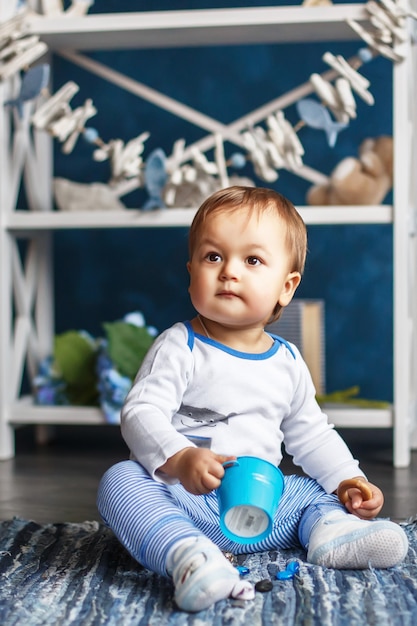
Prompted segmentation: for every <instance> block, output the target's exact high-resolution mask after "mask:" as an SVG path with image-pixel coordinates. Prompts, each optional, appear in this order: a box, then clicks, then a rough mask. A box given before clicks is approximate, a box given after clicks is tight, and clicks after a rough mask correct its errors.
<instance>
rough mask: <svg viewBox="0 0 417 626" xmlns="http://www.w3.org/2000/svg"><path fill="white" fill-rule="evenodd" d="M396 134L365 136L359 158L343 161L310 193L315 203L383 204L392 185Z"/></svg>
mask: <svg viewBox="0 0 417 626" xmlns="http://www.w3.org/2000/svg"><path fill="white" fill-rule="evenodd" d="M392 164H393V141H392V137H389V136H387V135H381V136H380V137H376V138H374V139H365V140H364V141H363V142H362V143H361V145H360V146H359V156H358V158H354V157H347V158H345V159H343V160H342V161H340V163H339V164H338V165H337V166H336V167H335V169H334V170H333V172H332V173H331V174H330V177H329V182H328V183H327V184H325V185H314V186H313V187H311V188H310V189H309V191H308V192H307V203H308V204H311V205H332V204H334V205H338V204H343V205H358V204H374V205H375V204H381V202H382V201H383V199H384V198H385V196H386V195H387V193H388V191H389V190H390V189H391V187H392V179H393V171H392V169H393V168H392Z"/></svg>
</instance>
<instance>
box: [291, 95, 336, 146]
mask: <svg viewBox="0 0 417 626" xmlns="http://www.w3.org/2000/svg"><path fill="white" fill-rule="evenodd" d="M296 107H297V111H298V115H299V116H300V117H301V119H302V120H303V122H305V123H306V124H307V126H310V127H311V128H316V129H319V130H324V132H325V133H326V137H327V142H328V144H329V146H330V147H331V148H333V147H334V146H335V144H336V140H337V136H338V134H339V133H340V131H341V130H343V129H344V128H346V127H347V126H348V124H347V122H335V121H334V120H333V119H332V117H331V115H330V113H329V111H328V110H327V109H326V107H325V106H323V105H322V104H320V103H319V102H317V101H316V100H313V99H312V98H303V99H302V100H299V101H298V102H297V103H296Z"/></svg>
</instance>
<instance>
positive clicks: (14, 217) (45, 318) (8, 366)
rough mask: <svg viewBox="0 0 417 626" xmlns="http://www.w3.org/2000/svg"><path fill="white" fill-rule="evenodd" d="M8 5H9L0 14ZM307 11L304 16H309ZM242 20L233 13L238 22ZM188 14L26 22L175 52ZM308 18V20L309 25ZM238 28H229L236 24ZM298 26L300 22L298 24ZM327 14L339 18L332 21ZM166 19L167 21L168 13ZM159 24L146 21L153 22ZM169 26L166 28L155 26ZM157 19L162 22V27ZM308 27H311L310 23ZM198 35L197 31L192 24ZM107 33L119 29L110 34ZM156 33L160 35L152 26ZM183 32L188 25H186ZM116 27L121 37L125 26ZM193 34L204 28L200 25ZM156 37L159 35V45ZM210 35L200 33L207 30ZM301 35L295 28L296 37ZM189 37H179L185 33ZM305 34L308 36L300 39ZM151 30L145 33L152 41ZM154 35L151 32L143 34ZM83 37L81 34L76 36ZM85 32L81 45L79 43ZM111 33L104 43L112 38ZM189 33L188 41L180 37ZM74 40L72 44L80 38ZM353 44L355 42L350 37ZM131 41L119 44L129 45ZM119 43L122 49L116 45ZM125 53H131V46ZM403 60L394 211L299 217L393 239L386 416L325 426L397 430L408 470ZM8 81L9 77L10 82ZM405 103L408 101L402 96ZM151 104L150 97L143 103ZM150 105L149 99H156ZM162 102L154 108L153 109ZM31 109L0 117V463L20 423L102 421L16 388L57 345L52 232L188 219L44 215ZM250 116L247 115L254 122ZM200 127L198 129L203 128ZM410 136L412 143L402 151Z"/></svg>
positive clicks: (292, 13)
mask: <svg viewBox="0 0 417 626" xmlns="http://www.w3.org/2000/svg"><path fill="white" fill-rule="evenodd" d="M6 5H7V6H6ZM12 9H13V3H10V2H9V0H0V18H1V19H2V20H4V19H7V18H8V17H10V15H11V10H12ZM306 11H307V13H306ZM239 12H240V13H239ZM168 13H170V14H175V20H176V21H175V24H174V23H173V22H172V20H171V21H169V16H167V14H168ZM180 13H181V14H182V18H183V20H185V22H184V24H185V23H186V25H187V27H186V28H183V29H181V25H180V24H179V22H178V20H179V14H180ZM344 14H349V16H351V17H354V18H358V19H359V18H361V17H362V18H363V8H362V6H361V5H338V6H337V7H336V6H335V7H325V9H323V10H321V9H320V7H316V8H314V23H309V19H310V18H311V16H312V15H313V14H312V13H311V12H310V10H307V9H304V8H302V7H285V8H284V7H276V8H273V9H269V10H266V13H263V14H262V19H264V20H266V21H268V19H269V21H270V22H271V23H272V22H274V21H275V26H276V30H277V29H278V30H279V25H280V20H282V24H284V26H285V32H286V33H287V34H288V31H289V30H292V33H293V38H294V37H295V39H296V36H295V35H294V33H300V32H307V31H308V28H310V30H311V29H316V28H318V27H320V16H321V19H322V20H323V24H324V26H323V28H324V32H323V33H321V34H320V36H318V35H317V34H315V38H316V39H317V40H319V39H320V40H325V39H326V37H327V36H328V33H327V32H326V29H327V28H330V27H329V25H328V23H329V22H330V23H332V19H334V22H335V23H336V26H337V25H338V26H337V30H338V31H339V36H340V38H345V39H346V38H348V37H347V34H346V33H345V28H346V26H345V24H344V22H343V24H342V21H343V20H342V19H341V17H340V16H341V15H344ZM196 15H197V13H196V12H195V11H194V12H193V11H186V12H163V14H161V15H160V16H159V19H156V17H155V18H154V14H143V13H141V14H140V19H138V18H137V17H136V14H134V13H132V14H129V19H128V21H123V19H122V18H123V16H118V15H117V14H115V15H112V16H111V20H112V22H111V23H112V24H113V26H110V25H109V24H110V23H109V20H108V19H107V17H106V16H86V17H85V18H82V19H78V18H71V20H70V21H68V19H66V18H60V19H59V18H54V19H49V18H34V19H33V20H32V22H31V25H32V28H33V30H34V32H35V31H36V30H39V32H41V34H42V33H43V36H44V37H45V39H46V40H47V41H48V43H49V44H51V43H52V45H54V42H55V41H57V37H58V38H59V39H58V41H62V40H64V41H67V42H68V41H71V40H76V41H78V42H80V41H81V42H82V41H83V39H82V37H83V36H87V35H86V33H87V34H88V33H90V34H91V33H93V35H94V36H93V37H92V38H91V37H90V36H89V37H88V39H89V41H90V43H91V41H94V42H95V45H98V44H97V42H98V41H99V40H100V38H102V39H104V38H105V40H106V41H107V40H108V39H109V36H110V38H111V41H112V42H113V43H112V45H113V46H114V47H115V46H116V41H117V37H118V34H117V24H118V23H120V24H121V25H122V26H123V28H125V29H128V30H129V29H130V30H132V28H133V30H134V31H135V33H136V41H137V37H138V32H139V31H140V28H143V29H144V30H143V32H142V34H143V35H144V37H145V44H144V46H145V47H146V45H149V40H150V39H149V38H150V37H152V38H158V36H160V33H161V32H163V33H164V37H165V35H166V34H167V33H168V34H169V36H170V37H171V38H172V37H178V38H179V39H178V45H184V44H185V43H186V41H185V40H187V36H188V38H190V34H189V33H190V32H191V31H190V28H192V24H193V21H192V20H193V18H194V19H196ZM210 15H211V16H212V17H213V19H214V18H215V20H217V22H216V23H217V27H216V28H218V24H219V23H220V24H221V22H222V20H223V21H224V23H225V24H226V28H227V30H228V32H229V33H230V32H232V33H235V35H234V36H235V38H236V40H238V39H239V38H240V37H242V28H244V29H245V28H246V29H247V33H248V37H249V38H252V39H254V38H255V39H256V37H258V38H259V37H260V36H261V33H262V27H261V29H260V31H259V32H258V31H253V30H252V29H251V23H250V20H249V18H248V15H251V16H252V18H254V13H253V12H249V13H247V11H244V15H243V13H241V10H238V9H236V10H227V11H226V12H224V11H222V10H219V11H213V12H211V13H210ZM307 15H308V19H307V17H306V16H307ZM244 16H246V17H245V19H247V20H248V21H247V23H246V24H245V25H244V26H242V24H241V26H240V29H238V28H235V27H236V26H237V25H238V23H239V21H241V20H242V19H243V17H244ZM300 16H301V18H300ZM335 16H336V18H335ZM171 18H172V19H173V16H172V15H171ZM154 19H155V20H156V21H155V23H154V22H153V21H152V20H154ZM164 19H166V22H163V20H164ZM146 20H148V21H149V24H150V25H149V29H148V31H149V32H148V33H147V34H146V33H145V30H146V28H145V27H144V21H145V26H146ZM161 20H162V22H161ZM310 22H311V19H310ZM194 23H195V26H196V28H197V26H198V25H197V23H196V22H194ZM115 24H116V26H115ZM157 24H159V26H158V25H157ZM190 24H191V26H190ZM122 26H120V32H119V36H120V33H122V32H123V28H122ZM198 27H201V25H200V26H198ZM158 28H159V29H160V30H159V35H158ZM207 28H208V30H207ZM264 28H265V29H266V30H267V32H268V33H269V36H270V38H273V37H275V36H276V35H275V34H272V33H275V32H276V30H273V29H271V28H269V26H265V24H264ZM297 28H298V30H297ZM187 29H188V31H187ZM303 29H307V30H306V31H303ZM151 31H152V32H151ZM209 31H210V28H209V27H208V23H207V20H206V22H205V27H204V33H205V36H207V37H208V36H209ZM150 32H151V34H149V33H150ZM80 33H81V35H80ZM83 33H84V35H83ZM109 33H110V34H109ZM187 33H188V35H187ZM79 36H80V37H81V39H80V38H79ZM350 38H351V39H354V38H355V36H354V35H352V36H351V37H350ZM127 39H128V38H127ZM125 43H126V41H125ZM127 45H130V44H129V43H128V44H127ZM407 46H408V51H407V56H406V60H405V61H404V62H403V63H400V64H397V65H395V66H394V67H393V72H394V152H395V161H394V163H395V171H394V202H393V207H387V206H381V207H337V208H335V209H334V208H332V207H300V212H301V213H302V215H303V217H304V219H305V221H306V222H307V224H325V223H333V224H336V223H351V224H354V223H375V224H379V223H391V222H392V223H393V231H394V240H393V243H394V404H393V409H392V410H391V409H387V410H383V411H380V410H362V409H338V410H334V411H332V412H330V413H329V415H330V418H331V420H332V421H334V423H335V424H336V425H337V426H341V427H349V426H350V427H370V428H389V427H393V428H394V465H395V466H396V467H406V466H407V465H408V464H409V462H410V449H411V447H412V446H414V447H416V446H417V434H416V432H417V431H416V394H415V386H416V382H417V381H416V380H415V376H416V366H415V356H414V355H415V354H416V348H417V343H416V332H415V328H416V323H417V320H416V294H415V291H416V289H415V286H416V271H417V269H416V261H417V259H416V249H415V231H416V211H415V202H416V198H415V194H416V189H415V187H413V186H412V180H413V178H414V176H412V174H411V172H412V164H413V163H415V158H416V150H415V130H414V129H415V124H416V121H417V119H416V118H417V115H416V113H415V101H416V98H415V95H416V94H415V87H414V82H415V81H414V78H415V75H416V72H415V70H416V62H415V51H414V49H412V48H413V47H412V46H411V44H407ZM62 54H63V55H65V56H66V58H68V59H70V60H72V61H74V62H76V63H78V64H80V65H83V66H84V67H87V66H88V69H90V70H91V71H95V72H96V73H98V74H100V75H102V76H103V78H106V79H107V80H111V81H112V82H113V83H114V84H118V85H119V86H121V87H123V88H127V89H129V90H131V91H133V92H134V93H136V94H137V95H139V96H141V97H146V93H148V95H149V92H147V90H146V88H144V86H143V85H141V84H140V83H138V82H137V81H132V80H131V79H128V78H127V77H124V76H123V75H121V74H119V73H114V72H113V70H110V69H109V68H105V67H104V66H101V65H100V64H96V63H95V62H92V61H91V60H89V59H88V58H87V57H85V56H83V55H81V54H79V53H75V52H74V51H68V50H67V51H64V52H62ZM14 80H16V79H14ZM12 87H13V81H12V80H9V81H7V82H6V83H4V84H0V98H1V99H2V101H3V100H4V99H5V98H6V97H7V94H8V93H9V92H10V90H11V89H12ZM309 89H310V88H309V86H308V85H304V86H301V87H300V88H299V89H298V90H295V91H294V92H291V93H289V94H286V96H284V97H283V99H279V100H280V102H279V104H277V102H274V103H273V105H272V104H271V103H269V104H268V105H267V106H266V108H265V110H260V111H258V112H257V114H258V115H260V116H261V117H258V121H259V120H260V119H263V118H264V116H266V115H267V114H268V110H269V109H268V107H270V106H273V107H274V109H271V110H276V109H277V108H278V106H282V107H285V106H288V104H289V103H290V102H294V101H296V100H297V99H298V98H300V97H302V96H303V95H306V94H307V93H309ZM404 94H407V97H405V96H404ZM151 96H152V98H154V96H155V94H151ZM154 100H155V98H154ZM158 100H159V103H158ZM163 102H165V103H166V104H167V105H169V106H173V107H174V108H177V110H178V112H179V113H181V114H185V116H187V115H188V112H187V111H185V113H184V108H183V105H181V104H180V103H175V101H174V104H173V101H171V102H168V101H167V100H164V98H163V97H161V96H160V95H159V96H158V94H157V95H156V102H155V104H160V105H161V104H162V103H163ZM31 106H32V105H31V104H27V105H25V115H24V118H23V120H22V121H21V122H19V120H17V118H16V117H14V118H13V115H14V114H13V113H12V112H11V111H10V110H9V109H8V108H5V107H0V146H1V147H0V151H1V152H0V163H1V164H2V165H1V168H0V297H1V307H0V459H6V458H10V457H11V456H13V454H14V443H13V440H14V436H13V434H14V433H13V431H14V428H15V427H16V426H17V425H18V424H28V423H32V424H56V423H67V424H82V423H84V424H86V423H90V424H101V423H103V418H102V416H101V414H100V412H99V411H96V410H95V409H76V408H72V407H53V408H47V407H34V406H33V405H32V404H31V402H30V400H28V399H26V398H25V399H20V398H19V396H20V385H21V379H22V375H23V371H24V368H25V367H27V368H28V371H29V373H30V375H33V374H34V373H35V371H36V368H37V365H38V363H39V359H41V358H42V357H43V356H45V355H47V354H49V353H50V352H51V349H52V344H53V335H54V311H53V288H52V285H53V280H52V278H53V277H52V256H51V255H52V241H51V237H52V233H53V231H54V230H56V229H61V228H74V227H77V228H93V227H94V228H114V227H132V226H134V227H155V226H165V225H171V226H175V225H187V224H189V223H190V221H191V218H192V215H193V211H190V210H182V209H177V210H176V209H172V210H169V211H156V212H152V213H146V214H143V213H141V212H140V211H132V210H129V211H125V212H121V213H117V214H116V213H114V212H111V213H107V214H105V213H85V214H84V213H83V214H80V213H77V214H66V213H57V212H52V211H51V209H52V200H51V198H52V193H51V181H52V159H51V152H52V150H51V140H50V138H49V137H48V136H47V134H46V133H42V132H34V131H33V129H30V125H29V115H30V108H31ZM252 113H253V112H252ZM199 115H200V114H196V115H193V120H191V121H192V122H193V123H200V122H203V121H204V124H207V123H208V128H207V130H209V131H210V132H213V130H215V129H216V128H217V129H218V130H220V132H225V133H226V134H229V135H230V138H231V139H232V140H235V141H236V134H237V131H238V130H239V124H241V123H242V120H237V121H236V122H234V123H233V124H231V125H230V126H228V127H225V126H224V125H221V124H219V123H218V122H216V121H215V120H214V121H213V120H207V119H205V120H203V119H202V118H200V117H199ZM203 127H204V128H206V126H204V125H203ZM410 138H412V141H410ZM212 141H213V138H212V135H210V136H208V137H207V138H205V139H203V140H202V141H201V142H199V144H198V147H199V148H200V149H202V150H206V149H208V147H210V145H213V144H212V143H211V144H210V142H212ZM309 176H310V179H311V180H314V179H316V180H318V179H320V176H321V175H320V173H316V172H315V171H313V170H311V171H310V172H309V171H307V174H306V177H307V178H308V177H309ZM21 178H23V180H24V185H25V189H26V193H27V197H28V203H29V207H30V211H29V212H22V211H18V210H15V207H16V198H17V192H18V186H19V183H20V179H21ZM21 239H23V240H25V241H26V242H27V253H26V255H25V258H24V259H23V257H22V255H21V253H20V247H19V240H21Z"/></svg>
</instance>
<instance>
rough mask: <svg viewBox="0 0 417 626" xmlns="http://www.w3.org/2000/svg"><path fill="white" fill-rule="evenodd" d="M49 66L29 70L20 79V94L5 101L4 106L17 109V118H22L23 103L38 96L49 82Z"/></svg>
mask: <svg viewBox="0 0 417 626" xmlns="http://www.w3.org/2000/svg"><path fill="white" fill-rule="evenodd" d="M49 70H50V66H49V65H48V64H47V63H44V64H42V65H36V66H35V67H32V68H30V70H28V71H27V72H26V73H25V75H24V76H23V78H22V83H21V86H20V93H19V95H18V96H17V98H11V99H10V100H6V102H5V103H4V105H5V106H6V105H9V106H14V107H16V108H17V111H18V113H19V117H20V118H22V117H23V103H24V102H27V101H29V100H33V99H34V98H36V97H37V96H39V94H40V92H41V91H42V89H44V88H45V87H46V86H47V84H48V82H49Z"/></svg>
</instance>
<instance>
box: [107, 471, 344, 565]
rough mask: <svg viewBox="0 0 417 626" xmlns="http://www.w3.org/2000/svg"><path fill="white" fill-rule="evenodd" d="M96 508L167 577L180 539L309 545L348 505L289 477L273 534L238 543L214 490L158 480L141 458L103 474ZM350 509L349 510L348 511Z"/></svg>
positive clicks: (235, 546)
mask: <svg viewBox="0 0 417 626" xmlns="http://www.w3.org/2000/svg"><path fill="white" fill-rule="evenodd" d="M97 506H98V510H99V512H100V515H101V517H102V519H103V521H104V523H105V524H106V525H107V526H109V527H110V528H111V529H112V530H113V532H114V533H115V535H116V537H117V538H118V539H119V541H120V542H121V543H122V544H123V546H124V547H125V548H126V549H127V550H128V552H129V553H130V554H131V555H132V556H133V558H135V559H136V560H137V561H138V562H139V563H141V564H142V565H143V566H144V567H146V568H148V569H150V570H152V571H154V572H157V573H158V574H161V575H163V576H168V573H167V570H166V561H167V555H168V552H169V550H170V548H171V547H172V546H173V545H174V544H175V543H177V542H178V541H179V540H182V539H185V538H187V537H195V536H198V535H201V534H204V535H205V536H206V537H209V539H211V540H212V541H213V542H214V543H215V544H216V545H217V546H218V547H219V548H220V549H221V550H224V551H226V552H231V553H233V554H247V553H253V552H263V551H265V550H273V549H278V548H281V549H285V548H291V547H295V546H298V545H300V544H301V545H302V546H303V547H306V546H307V545H308V540H309V536H310V532H311V529H312V527H313V526H314V524H315V523H316V522H317V521H318V520H319V519H320V517H322V516H323V515H324V514H325V513H328V512H329V511H330V510H332V509H335V508H337V509H341V510H343V511H346V509H345V508H344V507H343V506H342V505H341V504H340V503H339V501H338V499H337V497H336V496H335V495H333V494H330V495H329V494H327V493H326V492H325V491H324V490H323V489H322V487H320V485H319V484H318V483H317V482H316V481H315V480H313V479H311V478H306V477H303V476H295V475H294V476H286V477H285V487H284V492H283V495H282V497H281V500H280V503H279V506H278V510H277V512H276V515H275V519H274V526H273V530H272V533H271V534H270V535H269V536H268V537H267V538H266V539H264V540H263V541H259V542H257V543H253V544H249V545H248V544H239V543H235V542H233V541H231V540H230V539H228V538H227V537H225V536H224V535H223V533H222V531H221V529H220V525H219V511H218V505H217V496H216V494H215V492H211V493H209V494H208V495H201V496H195V495H192V494H190V493H189V492H188V491H186V490H185V489H184V487H183V486H182V485H181V484H176V485H165V484H163V483H160V482H157V481H156V480H154V479H153V478H152V477H151V476H150V475H149V474H148V472H147V471H146V470H145V469H144V468H143V467H142V466H141V465H140V464H139V463H137V462H136V461H121V462H120V463H117V464H116V465H114V466H113V467H111V468H110V469H109V470H108V471H107V472H106V473H105V474H104V476H103V478H102V480H101V482H100V486H99V490H98V498H97ZM346 513H347V511H346Z"/></svg>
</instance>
